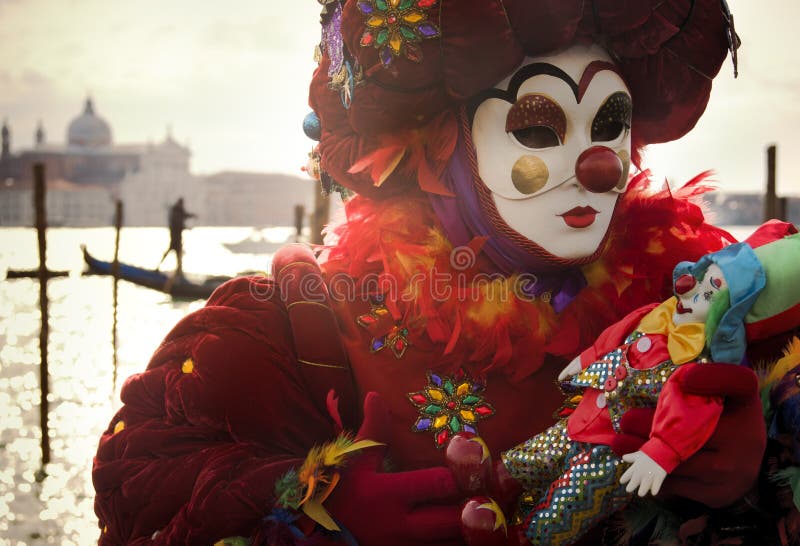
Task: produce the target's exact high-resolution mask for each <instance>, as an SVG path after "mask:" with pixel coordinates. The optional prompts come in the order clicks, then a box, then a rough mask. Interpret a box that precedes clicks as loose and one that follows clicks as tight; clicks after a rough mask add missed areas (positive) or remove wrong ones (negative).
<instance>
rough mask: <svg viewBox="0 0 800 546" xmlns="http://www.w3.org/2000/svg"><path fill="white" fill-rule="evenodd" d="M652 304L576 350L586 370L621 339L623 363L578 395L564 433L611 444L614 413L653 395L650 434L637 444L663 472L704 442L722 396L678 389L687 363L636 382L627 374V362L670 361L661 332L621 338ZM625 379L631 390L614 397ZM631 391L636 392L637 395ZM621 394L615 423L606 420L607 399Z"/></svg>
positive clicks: (643, 366) (647, 365)
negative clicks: (623, 399)
mask: <svg viewBox="0 0 800 546" xmlns="http://www.w3.org/2000/svg"><path fill="white" fill-rule="evenodd" d="M655 307H657V305H656V304H653V305H648V306H646V307H643V308H641V309H637V310H636V311H634V312H633V313H631V314H629V315H628V316H627V317H625V318H624V319H623V320H622V321H620V322H619V323H617V324H615V325H614V326H612V327H610V328H608V329H607V330H605V331H604V332H603V333H602V334H601V335H600V337H599V338H598V340H597V342H596V343H595V344H594V345H593V346H591V347H589V348H588V349H586V350H585V351H584V352H582V353H581V367H582V368H583V369H584V370H586V369H587V368H588V367H589V366H591V365H592V364H594V363H595V362H598V361H599V360H602V358H603V355H605V354H607V353H610V352H612V351H614V349H616V348H619V347H620V345H621V344H622V345H623V347H622V350H623V351H624V353H625V355H624V361H625V363H626V364H627V366H625V365H624V364H623V365H620V366H619V367H615V368H614V371H613V372H612V373H613V375H612V376H611V377H608V378H603V381H602V383H601V384H599V385H596V386H594V388H590V389H587V390H586V391H585V392H584V398H583V399H582V401H581V402H580V404H578V407H577V408H576V409H575V412H574V413H573V414H572V415H571V416H570V418H569V420H568V426H567V431H568V433H569V436H570V438H572V439H573V440H576V441H580V442H590V443H602V444H606V445H611V444H612V443H613V440H614V435H615V434H617V433H618V432H619V427H618V420H617V418H616V417H617V416H618V414H619V413H622V412H624V411H625V409H628V408H626V407H625V406H628V407H631V406H633V407H635V406H636V405H642V406H643V405H647V404H652V403H653V402H654V400H655V398H658V401H659V403H658V409H657V410H656V414H655V417H654V419H653V428H652V433H651V435H650V439H649V440H648V441H647V442H645V443H644V444H643V445H642V446H641V448H640V449H641V450H642V451H644V452H645V453H646V454H647V455H648V456H649V457H650V458H651V459H653V460H654V461H655V462H657V463H658V465H659V466H661V468H663V469H664V470H666V471H667V473H669V472H672V470H674V468H675V467H676V466H678V464H680V463H681V462H683V461H685V460H686V459H688V458H689V456H690V455H692V454H694V453H695V452H696V451H697V450H698V449H699V448H700V447H701V446H702V445H703V444H705V443H706V441H708V438H709V437H710V436H711V434H712V433H713V431H714V428H716V426H717V421H718V420H719V416H720V414H721V413H722V400H721V399H720V398H719V397H708V396H694V395H690V394H686V393H684V392H682V391H681V388H680V385H681V382H680V380H679V378H680V376H681V374H682V373H683V371H682V370H683V369H684V368H683V367H684V366H690V365H689V364H684V365H681V366H675V365H674V364H671V363H670V366H669V367H668V369H665V370H663V373H660V374H655V375H652V376H651V375H650V374H648V375H645V376H644V377H642V378H638V381H637V378H635V377H632V376H633V374H632V373H630V372H629V371H628V370H629V368H628V366H629V367H630V368H633V369H634V370H647V369H652V368H655V367H657V366H660V365H662V364H664V363H669V362H670V355H669V352H668V351H667V336H666V335H664V334H641V336H640V337H639V336H632V337H633V338H634V339H632V340H630V342H629V343H626V341H628V339H626V338H628V337H629V334H630V332H632V331H634V329H635V327H636V325H637V324H638V323H639V321H640V320H641V319H642V317H644V316H645V315H646V314H647V313H649V312H650V311H651V310H652V309H654V308H655ZM673 370H674V371H673ZM575 379H576V380H578V379H579V378H575ZM667 379H669V380H667ZM676 380H677V381H676ZM578 383H580V382H579V381H578ZM626 383H627V384H628V385H630V388H631V389H632V390H633V391H634V392H633V393H631V394H633V395H632V396H631V394H621V395H616V396H615V393H619V392H620V391H623V390H624V389H625V384H626ZM597 387H600V388H597ZM651 387H652V389H651ZM656 387H658V391H657V392H656V391H655V388H656ZM636 391H642V392H641V394H639V395H638V396H637V395H636ZM626 396H630V398H631V399H629V400H627V401H624V402H622V403H621V404H620V405H622V406H623V408H620V409H621V411H619V412H615V416H614V417H615V418H614V419H613V421H615V422H612V413H611V411H610V410H611V409H612V408H613V407H614V406H615V405H617V404H614V402H612V400H614V399H615V398H624V397H626ZM637 398H638V400H637Z"/></svg>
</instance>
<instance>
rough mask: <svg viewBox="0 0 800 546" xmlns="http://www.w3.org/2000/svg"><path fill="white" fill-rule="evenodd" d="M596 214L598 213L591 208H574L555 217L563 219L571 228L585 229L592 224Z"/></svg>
mask: <svg viewBox="0 0 800 546" xmlns="http://www.w3.org/2000/svg"><path fill="white" fill-rule="evenodd" d="M598 213H599V211H597V210H595V209H593V208H592V207H574V208H571V209H569V210H568V211H567V212H562V213H561V214H557V215H556V216H561V218H563V219H564V223H565V224H567V225H568V226H569V227H571V228H585V227H589V226H591V225H592V224H594V219H595V217H596V216H597V214H598Z"/></svg>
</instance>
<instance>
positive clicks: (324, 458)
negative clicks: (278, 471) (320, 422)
mask: <svg viewBox="0 0 800 546" xmlns="http://www.w3.org/2000/svg"><path fill="white" fill-rule="evenodd" d="M378 445H383V444H381V443H379V442H374V441H372V440H357V441H356V440H353V439H352V438H351V437H350V436H349V435H348V434H340V435H339V436H338V437H337V438H336V439H335V440H334V441H332V442H329V443H327V444H324V445H322V446H314V447H313V448H311V450H310V451H309V452H308V455H307V456H306V459H305V461H303V464H302V465H301V466H300V469H299V470H295V469H291V470H289V471H288V472H287V473H286V474H284V475H283V476H282V477H281V478H280V479H279V480H278V481H276V482H275V497H276V499H277V500H276V505H277V506H278V507H279V508H291V509H293V510H297V509H301V510H302V511H303V512H304V513H305V514H306V515H307V516H308V517H309V518H311V519H312V520H314V521H315V522H317V523H318V524H320V525H321V526H322V527H324V528H325V529H327V530H328V531H340V530H341V529H340V528H339V526H338V525H337V524H336V522H335V521H334V520H333V518H332V517H331V516H330V514H328V512H327V510H325V508H324V507H323V506H322V503H323V502H325V499H327V498H328V497H329V496H330V494H331V493H332V492H333V490H334V488H335V487H336V484H338V483H339V478H340V471H341V469H342V468H343V467H344V466H345V464H346V463H347V459H348V457H349V456H350V455H352V454H353V453H355V452H357V451H360V450H362V449H365V448H368V447H373V446H378Z"/></svg>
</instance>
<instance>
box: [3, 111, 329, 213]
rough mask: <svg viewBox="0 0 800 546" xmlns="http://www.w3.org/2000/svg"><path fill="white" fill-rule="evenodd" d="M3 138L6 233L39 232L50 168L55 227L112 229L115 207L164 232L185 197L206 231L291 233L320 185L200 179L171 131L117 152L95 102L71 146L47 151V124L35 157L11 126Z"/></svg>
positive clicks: (78, 122)
mask: <svg viewBox="0 0 800 546" xmlns="http://www.w3.org/2000/svg"><path fill="white" fill-rule="evenodd" d="M0 135H1V136H2V151H1V152H0V226H30V225H32V224H33V208H32V205H31V202H32V178H33V165H34V164H35V163H44V164H45V172H46V177H47V211H48V213H47V216H48V222H49V223H50V225H54V226H58V225H62V226H76V227H82V226H105V225H110V224H111V221H112V214H113V210H114V204H113V203H114V200H115V199H121V200H122V202H123V204H124V206H125V224H126V225H131V226H163V225H165V222H166V217H167V211H168V208H169V206H170V205H171V204H172V203H174V202H175V201H176V200H177V199H178V198H179V197H183V198H184V201H185V203H186V208H187V209H188V210H189V211H191V212H194V213H195V214H197V215H198V220H199V221H198V224H204V225H266V224H272V225H291V224H292V223H293V217H292V214H293V212H292V211H293V206H294V205H295V204H304V205H306V206H308V205H309V204H310V202H311V200H312V196H313V193H312V192H313V184H311V183H310V182H307V181H305V180H301V179H300V178H297V177H291V176H286V175H275V174H264V173H241V172H222V173H217V174H214V175H210V176H207V177H202V176H196V175H193V174H192V173H191V172H190V166H189V161H190V158H191V152H190V151H189V149H188V148H187V147H185V146H183V145H181V144H179V143H178V142H177V141H175V139H173V137H172V135H171V134H170V133H169V131H168V132H167V135H166V136H165V138H164V140H163V141H162V142H159V143H157V144H115V143H114V141H113V138H112V130H111V126H110V125H109V123H108V122H107V121H106V120H105V119H103V118H102V117H101V116H100V115H98V114H97V112H96V109H95V106H94V103H93V101H92V99H91V98H87V99H86V102H85V103H84V108H83V112H82V113H81V114H80V115H78V116H77V117H75V118H74V119H73V120H72V121H71V122H70V123H69V126H68V127H67V131H66V137H67V138H66V143H65V144H49V143H47V141H46V135H45V130H44V127H43V126H42V124H41V122H40V123H39V125H38V127H37V128H36V133H35V145H34V147H33V148H31V149H27V150H20V151H19V152H16V153H15V152H14V151H13V150H12V135H13V133H12V128H11V126H10V125H9V123H8V120H5V121H4V122H3V126H2V129H0ZM298 159H301V158H298Z"/></svg>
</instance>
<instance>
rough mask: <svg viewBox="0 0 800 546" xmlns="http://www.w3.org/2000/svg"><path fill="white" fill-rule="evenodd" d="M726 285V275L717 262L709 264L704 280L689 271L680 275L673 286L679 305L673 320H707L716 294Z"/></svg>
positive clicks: (676, 321)
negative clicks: (696, 277) (698, 278)
mask: <svg viewBox="0 0 800 546" xmlns="http://www.w3.org/2000/svg"><path fill="white" fill-rule="evenodd" d="M725 286H727V284H726V282H725V277H724V276H723V275H722V270H721V269H720V268H719V266H718V265H717V264H711V265H710V266H708V269H706V273H705V275H704V276H703V278H702V280H699V281H698V280H697V279H695V278H694V277H693V276H692V275H689V274H688V273H687V274H684V275H681V276H680V277H678V278H677V279H676V280H675V286H674V287H673V289H674V291H675V296H676V297H677V298H678V306H677V309H676V310H675V314H674V315H673V316H672V320H673V322H674V323H675V324H684V323H688V322H705V321H706V319H707V318H708V310H709V308H710V307H711V300H712V299H713V297H714V294H716V293H717V292H719V291H720V290H722V289H723V288H725Z"/></svg>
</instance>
